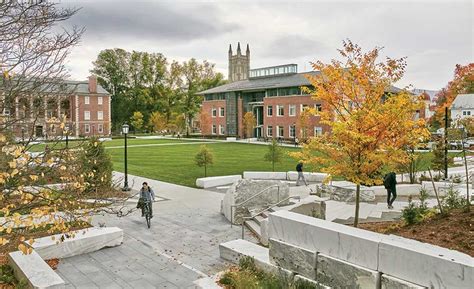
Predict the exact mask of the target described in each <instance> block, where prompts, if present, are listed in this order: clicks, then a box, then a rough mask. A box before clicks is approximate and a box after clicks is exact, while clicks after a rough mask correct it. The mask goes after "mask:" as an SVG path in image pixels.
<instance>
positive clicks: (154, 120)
mask: <svg viewBox="0 0 474 289" xmlns="http://www.w3.org/2000/svg"><path fill="white" fill-rule="evenodd" d="M149 124H150V126H151V127H152V129H153V131H154V132H159V133H161V132H162V131H163V130H165V129H166V125H167V123H166V117H165V116H164V115H163V114H161V113H160V112H159V111H155V112H153V113H152V114H151V116H150V121H149Z"/></svg>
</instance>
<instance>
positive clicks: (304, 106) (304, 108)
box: [300, 103, 316, 112]
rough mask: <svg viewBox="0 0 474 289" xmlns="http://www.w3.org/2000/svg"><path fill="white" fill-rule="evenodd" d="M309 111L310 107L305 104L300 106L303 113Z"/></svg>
mask: <svg viewBox="0 0 474 289" xmlns="http://www.w3.org/2000/svg"><path fill="white" fill-rule="evenodd" d="M314 108H316V105H314ZM307 109H309V105H307V104H304V103H303V104H301V105H300V112H303V111H305V110H307Z"/></svg>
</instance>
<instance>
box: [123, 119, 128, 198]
mask: <svg viewBox="0 0 474 289" xmlns="http://www.w3.org/2000/svg"><path fill="white" fill-rule="evenodd" d="M128 129H129V126H128V124H127V123H124V124H123V125H122V133H123V134H124V136H125V138H124V140H125V150H124V152H125V154H124V157H125V182H124V184H123V188H122V191H124V192H126V191H130V188H129V187H128V173H127V135H128Z"/></svg>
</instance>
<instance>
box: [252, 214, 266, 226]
mask: <svg viewBox="0 0 474 289" xmlns="http://www.w3.org/2000/svg"><path fill="white" fill-rule="evenodd" d="M253 219H254V221H255V222H256V223H257V224H258V225H260V224H261V223H262V221H263V220H265V219H266V217H263V216H262V215H258V216H255V218H253Z"/></svg>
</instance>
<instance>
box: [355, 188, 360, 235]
mask: <svg viewBox="0 0 474 289" xmlns="http://www.w3.org/2000/svg"><path fill="white" fill-rule="evenodd" d="M359 199H360V184H357V185H356V200H355V201H356V204H355V214H354V227H356V228H357V226H358V225H359Z"/></svg>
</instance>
